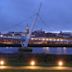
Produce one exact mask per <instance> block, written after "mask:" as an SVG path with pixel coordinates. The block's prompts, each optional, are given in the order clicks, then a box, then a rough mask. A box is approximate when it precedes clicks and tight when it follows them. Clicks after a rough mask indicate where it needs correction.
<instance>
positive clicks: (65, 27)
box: [0, 0, 72, 32]
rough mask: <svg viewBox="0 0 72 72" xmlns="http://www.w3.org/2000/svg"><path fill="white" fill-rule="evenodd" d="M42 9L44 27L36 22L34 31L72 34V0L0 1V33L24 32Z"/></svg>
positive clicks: (39, 22)
mask: <svg viewBox="0 0 72 72" xmlns="http://www.w3.org/2000/svg"><path fill="white" fill-rule="evenodd" d="M40 2H42V7H41V11H40V16H41V17H42V19H43V20H44V21H45V23H46V25H45V24H43V23H42V22H41V21H39V20H38V21H37V23H36V25H35V27H34V29H39V28H40V29H41V28H42V29H43V30H45V31H47V32H49V31H51V32H54V31H61V30H62V31H71V32H72V0H0V31H1V32H8V31H24V28H25V26H26V24H29V26H31V24H32V20H33V18H34V17H32V19H29V17H30V16H33V15H34V14H35V13H36V12H37V11H38V8H39V5H40Z"/></svg>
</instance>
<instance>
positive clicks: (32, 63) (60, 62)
mask: <svg viewBox="0 0 72 72" xmlns="http://www.w3.org/2000/svg"><path fill="white" fill-rule="evenodd" d="M30 65H31V66H35V65H36V62H35V61H34V60H32V61H31V62H30ZM58 66H63V61H61V60H60V61H58Z"/></svg>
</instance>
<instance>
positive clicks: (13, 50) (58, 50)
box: [0, 47, 72, 54]
mask: <svg viewBox="0 0 72 72" xmlns="http://www.w3.org/2000/svg"><path fill="white" fill-rule="evenodd" d="M18 50H19V48H17V47H0V53H18V52H19V51H18ZM32 50H33V51H32V53H47V54H72V48H71V47H70V48H69V47H68V48H67V47H63V48H61V47H56V48H55V47H43V48H42V47H41V48H32Z"/></svg>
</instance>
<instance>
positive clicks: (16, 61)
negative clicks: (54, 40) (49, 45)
mask: <svg viewBox="0 0 72 72" xmlns="http://www.w3.org/2000/svg"><path fill="white" fill-rule="evenodd" d="M0 60H5V62H6V63H5V66H29V65H30V61H31V60H35V62H36V66H49V67H50V66H58V61H59V60H62V61H63V62H64V66H71V67H72V55H52V54H31V53H30V54H28V53H27V54H26V53H25V54H21V53H18V54H0Z"/></svg>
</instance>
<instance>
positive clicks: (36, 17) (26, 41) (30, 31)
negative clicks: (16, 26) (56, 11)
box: [22, 3, 41, 48]
mask: <svg viewBox="0 0 72 72" xmlns="http://www.w3.org/2000/svg"><path fill="white" fill-rule="evenodd" d="M40 9H41V3H40V7H39V9H38V12H37V13H36V15H35V18H34V20H33V22H32V25H31V28H30V30H29V34H28V35H27V37H26V38H25V41H23V43H22V47H23V48H27V47H28V43H29V40H30V38H31V34H32V31H33V28H34V25H35V24H36V22H37V20H38V16H39V13H40Z"/></svg>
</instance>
